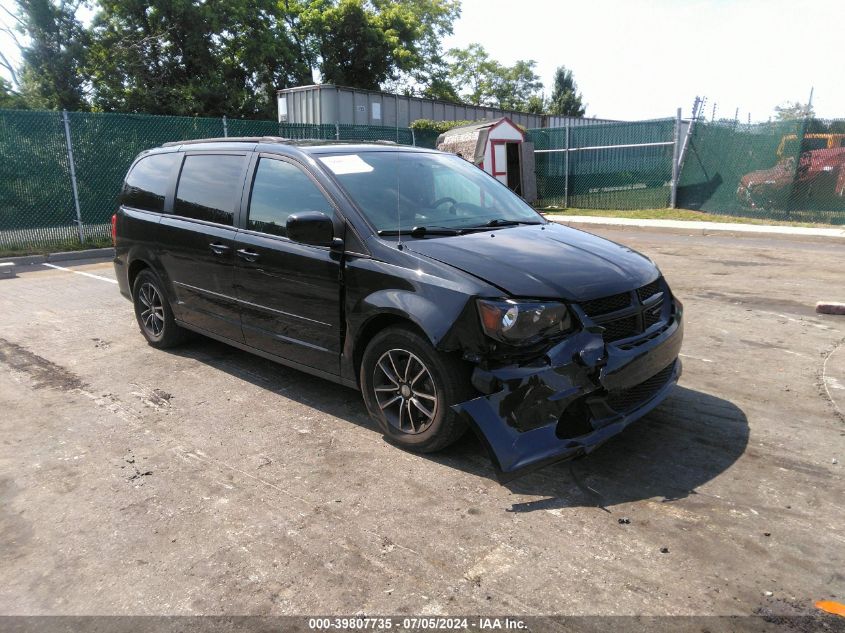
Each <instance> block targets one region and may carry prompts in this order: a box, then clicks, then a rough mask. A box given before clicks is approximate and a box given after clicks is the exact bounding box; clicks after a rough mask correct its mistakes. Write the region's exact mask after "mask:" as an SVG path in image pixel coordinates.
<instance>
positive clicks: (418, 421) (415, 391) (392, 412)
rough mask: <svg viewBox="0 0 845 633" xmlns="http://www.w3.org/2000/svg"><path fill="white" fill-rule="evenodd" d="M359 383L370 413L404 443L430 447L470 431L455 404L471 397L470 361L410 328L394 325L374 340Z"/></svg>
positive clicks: (423, 450)
mask: <svg viewBox="0 0 845 633" xmlns="http://www.w3.org/2000/svg"><path fill="white" fill-rule="evenodd" d="M360 384H361V391H362V393H363V396H364V403H365V404H366V405H367V410H368V411H369V413H370V416H372V417H373V418H374V419H375V420H376V421H377V422H378V423H379V426H380V427H381V430H382V432H383V433H384V435H385V437H386V438H387V439H388V440H390V441H391V442H393V443H395V444H397V445H399V446H401V447H403V448H407V449H410V450H412V451H416V452H420V453H431V452H434V451H438V450H440V449H442V448H445V447H446V446H448V445H450V444H452V443H454V442H455V441H457V440H458V439H459V438H460V437H461V436H462V435H463V434H464V432H465V431H466V423H465V422H464V421H463V420H462V419H461V418H460V417H459V416H458V415H457V414H456V413H455V412H454V411H452V408H451V407H452V405H454V404H457V403H460V402H464V401H466V400H468V399H470V398H471V397H472V394H473V390H472V387H471V383H470V376H469V367H468V366H467V364H466V363H465V362H463V361H461V360H460V359H458V358H456V357H454V356H452V355H447V354H443V353H440V352H438V351H437V350H435V349H434V348H433V347H432V346H431V344H430V343H429V342H428V341H427V340H426V339H425V338H423V337H422V336H420V335H419V334H417V333H416V332H414V331H412V330H410V329H406V328H403V327H391V328H388V329H386V330H384V331H382V332H380V333H379V334H377V335H376V336H375V337H374V338H373V340H372V341H370V344H369V345H368V346H367V349H366V351H365V352H364V356H363V359H362V361H361V372H360Z"/></svg>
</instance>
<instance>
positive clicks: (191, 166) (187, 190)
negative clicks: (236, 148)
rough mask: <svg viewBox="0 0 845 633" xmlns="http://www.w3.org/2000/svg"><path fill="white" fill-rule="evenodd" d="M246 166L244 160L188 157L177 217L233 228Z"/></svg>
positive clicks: (221, 157) (178, 191) (216, 156)
mask: <svg viewBox="0 0 845 633" xmlns="http://www.w3.org/2000/svg"><path fill="white" fill-rule="evenodd" d="M243 166H244V157H243V156H231V155H228V156H227V155H219V156H218V155H213V154H209V155H205V154H203V155H196V156H186V157H185V164H184V165H183V166H182V174H181V176H179V186H178V187H177V188H176V202H175V203H174V205H173V213H175V214H176V215H181V216H184V217H186V218H193V219H195V220H205V221H207V222H216V223H218V224H226V225H229V226H232V224H233V219H234V215H235V207H236V205H237V202H238V199H239V198H240V194H241V173H242V171H243Z"/></svg>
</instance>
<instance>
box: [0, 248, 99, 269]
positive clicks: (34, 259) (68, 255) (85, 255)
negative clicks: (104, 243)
mask: <svg viewBox="0 0 845 633" xmlns="http://www.w3.org/2000/svg"><path fill="white" fill-rule="evenodd" d="M113 257H114V249H113V248H88V249H86V250H83V251H67V252H65V253H47V254H46V255H24V256H22V257H0V263H7V262H8V263H12V264H14V265H15V266H31V265H33V264H46V263H47V262H68V261H73V260H77V259H112V258H113Z"/></svg>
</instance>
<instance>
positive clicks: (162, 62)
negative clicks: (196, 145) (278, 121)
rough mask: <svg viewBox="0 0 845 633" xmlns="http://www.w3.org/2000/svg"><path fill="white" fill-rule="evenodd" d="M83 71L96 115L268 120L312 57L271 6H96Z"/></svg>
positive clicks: (257, 0) (230, 1)
mask: <svg viewBox="0 0 845 633" xmlns="http://www.w3.org/2000/svg"><path fill="white" fill-rule="evenodd" d="M100 6H101V9H100V12H99V13H98V14H97V16H96V17H95V20H94V26H93V40H94V41H93V44H92V47H91V60H90V70H91V75H92V81H93V85H94V88H95V97H94V103H95V104H96V106H97V107H98V108H100V109H103V110H117V111H123V112H127V111H128V112H149V113H154V114H179V115H208V116H220V115H222V114H229V115H235V116H237V115H240V116H248V117H249V116H251V117H256V116H257V117H264V118H270V117H273V116H274V113H275V91H276V89H277V88H285V87H288V86H291V85H298V84H300V83H310V80H311V60H312V59H313V53H311V51H310V50H304V49H303V47H304V44H303V43H302V42H299V41H297V40H296V37H295V34H294V33H293V32H292V31H293V29H292V28H291V26H290V24H289V22H288V21H287V19H286V18H288V17H289V15H288V13H286V12H285V11H284V10H283V7H284V3H281V2H279V3H277V2H274V1H272V0H241V1H239V0H217V1H215V2H204V3H198V2H193V1H191V0H176V1H173V0H151V1H141V0H101V2H100Z"/></svg>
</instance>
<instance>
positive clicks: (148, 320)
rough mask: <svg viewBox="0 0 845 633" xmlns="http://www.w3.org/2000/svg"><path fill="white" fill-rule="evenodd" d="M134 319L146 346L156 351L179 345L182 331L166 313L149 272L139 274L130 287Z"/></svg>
mask: <svg viewBox="0 0 845 633" xmlns="http://www.w3.org/2000/svg"><path fill="white" fill-rule="evenodd" d="M132 300H133V303H134V304H135V318H136V319H137V321H138V326H139V327H140V328H141V334H143V335H144V338H145V339H147V343H149V344H150V345H152V346H153V347H157V348H159V349H166V348H168V347H173V346H174V345H178V344H179V343H181V342H183V341H184V340H185V338H186V331H185V330H184V329H182V328H181V327H179V326H178V325H177V323H176V319H174V317H173V310H171V309H170V302H168V301H167V295H166V294H165V293H164V286H163V284H162V283H161V280H160V279H159V278H158V275H156V274H155V273H154V272H153V271H151V270H149V269H145V270H142V271H141V272H140V273H138V276H137V277H136V278H135V283H134V284H132Z"/></svg>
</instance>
